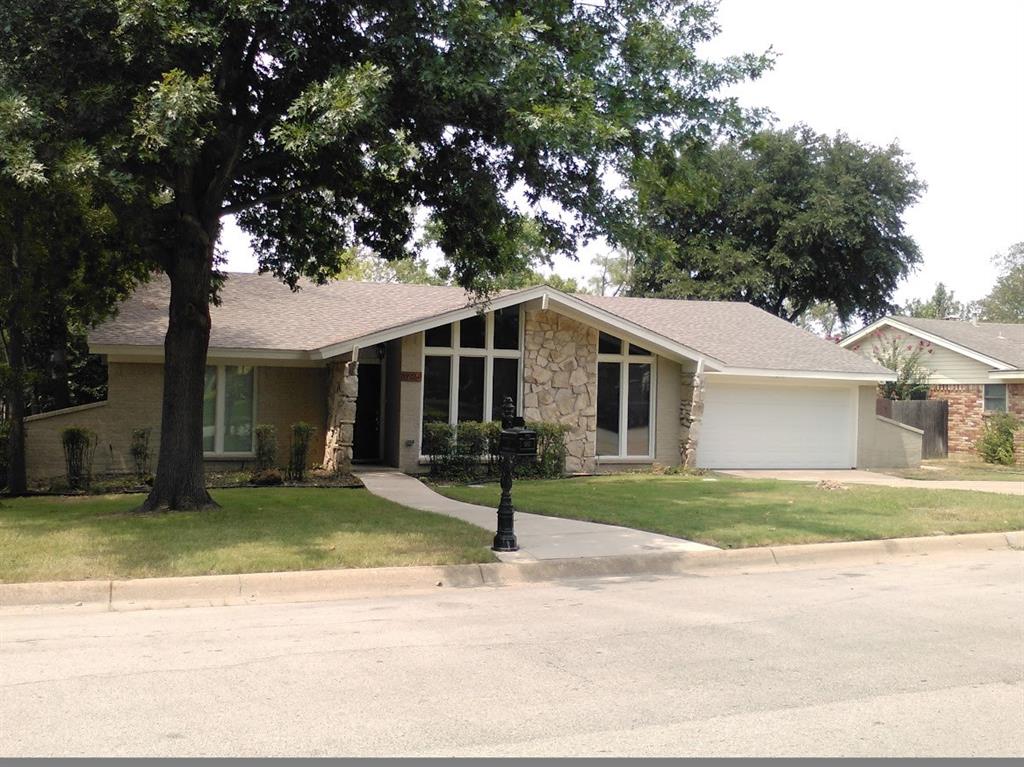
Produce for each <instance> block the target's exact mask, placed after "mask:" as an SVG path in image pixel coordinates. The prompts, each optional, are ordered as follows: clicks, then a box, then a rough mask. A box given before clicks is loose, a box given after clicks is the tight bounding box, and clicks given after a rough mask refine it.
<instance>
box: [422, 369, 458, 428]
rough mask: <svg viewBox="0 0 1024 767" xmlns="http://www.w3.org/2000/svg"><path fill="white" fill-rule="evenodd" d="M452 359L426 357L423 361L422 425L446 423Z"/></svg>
mask: <svg viewBox="0 0 1024 767" xmlns="http://www.w3.org/2000/svg"><path fill="white" fill-rule="evenodd" d="M451 376H452V358H451V357H431V356H427V357H425V358H424V361H423V423H431V422H433V421H441V422H442V423H448V400H449V399H450V397H451V389H450V388H449V386H450V384H451V380H452V378H451Z"/></svg>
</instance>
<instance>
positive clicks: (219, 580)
mask: <svg viewBox="0 0 1024 767" xmlns="http://www.w3.org/2000/svg"><path fill="white" fill-rule="evenodd" d="M999 550H1014V551H1022V550H1024V531H1014V532H1008V533H975V534H969V535H942V536H929V537H923V538H895V539H890V540H881V541H852V542H848V543H813V544H804V545H796V546H773V547H770V548H768V547H765V548H750V549H721V550H718V549H716V550H711V551H687V552H659V553H652V554H638V555H625V556H612V557H587V558H580V559H551V560H545V561H539V562H523V563H507V562H496V563H489V564H481V565H448V566H438V567H381V568H369V569H362V570H306V571H300V572H283V573H243V574H241V575H201V576H192V577H182V578H140V579H136V580H104V581H57V582H50V583H6V584H0V608H7V607H42V606H51V607H62V606H63V607H68V606H74V607H90V608H93V609H97V608H98V609H106V610H114V611H123V610H145V609H153V608H170V607H211V606H222V605H244V604H257V603H272V602H319V601H329V600H336V599H352V598H361V597H373V596H386V595H397V594H412V593H422V592H428V591H435V590H436V589H437V588H438V587H449V588H467V587H472V586H511V585H516V584H526V583H542V582H548V581H558V580H570V579H575V578H612V577H626V576H635V575H651V576H658V575H706V574H709V573H711V572H716V571H717V572H729V571H731V572H734V573H735V572H749V571H757V570H765V569H778V570H784V569H798V568H802V567H816V566H823V565H829V564H862V565H863V564H878V563H881V562H887V561H893V560H900V559H910V558H913V557H921V556H928V555H930V554H942V553H949V552H958V551H999Z"/></svg>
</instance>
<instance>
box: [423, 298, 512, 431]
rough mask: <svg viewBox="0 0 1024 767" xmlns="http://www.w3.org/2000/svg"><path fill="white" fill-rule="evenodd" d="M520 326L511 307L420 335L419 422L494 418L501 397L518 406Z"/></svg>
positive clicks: (432, 329) (496, 416)
mask: <svg viewBox="0 0 1024 767" xmlns="http://www.w3.org/2000/svg"><path fill="white" fill-rule="evenodd" d="M520 325H521V322H520V315H519V307H518V306H513V307H509V308H506V309H498V310H496V311H493V312H487V313H486V314H478V315H474V316H473V317H470V318H468V319H465V320H462V321H460V322H453V323H452V324H450V325H443V326H441V327H437V328H431V329H430V330H428V331H426V332H425V333H424V337H423V341H424V350H423V353H424V360H423V422H424V423H432V422H439V421H440V422H442V423H445V422H446V423H451V424H456V423H458V422H459V421H485V420H496V419H498V418H501V404H502V402H503V401H504V399H505V397H511V398H512V401H513V402H514V403H516V406H517V408H518V404H519V388H520V385H519V382H520V379H521V373H520V367H519V366H520V358H521V356H522V355H521V353H520V346H521V332H520V330H521V328H520Z"/></svg>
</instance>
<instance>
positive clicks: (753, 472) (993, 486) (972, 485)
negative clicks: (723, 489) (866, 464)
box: [719, 469, 1024, 495]
mask: <svg viewBox="0 0 1024 767" xmlns="http://www.w3.org/2000/svg"><path fill="white" fill-rule="evenodd" d="M719 473H720V474H728V475H729V476H732V477H742V478H744V479H784V480H790V481H793V482H820V481H822V480H825V479H828V480H833V481H835V482H841V483H842V484H844V485H882V486H884V487H916V488H919V489H924V490H976V491H979V492H982V493H1002V494H1003V495H1024V482H986V481H978V480H967V481H965V480H945V479H943V480H921V479H904V478H902V477H891V476H889V475H888V474H879V473H877V472H873V471H861V470H858V469H730V470H728V471H720V472H719Z"/></svg>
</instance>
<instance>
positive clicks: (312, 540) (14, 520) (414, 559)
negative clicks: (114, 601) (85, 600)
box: [0, 488, 494, 583]
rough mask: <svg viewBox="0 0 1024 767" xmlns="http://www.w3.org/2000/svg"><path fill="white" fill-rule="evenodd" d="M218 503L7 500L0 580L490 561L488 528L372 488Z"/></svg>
mask: <svg viewBox="0 0 1024 767" xmlns="http://www.w3.org/2000/svg"><path fill="white" fill-rule="evenodd" d="M213 497H214V498H215V499H216V501H217V502H218V503H220V504H221V506H222V508H221V509H219V510H216V511H204V512H180V513H173V514H155V515H145V516H138V515H133V514H129V513H128V512H129V511H130V510H131V509H133V508H134V507H136V506H138V504H139V502H140V501H141V500H142V496H140V495H108V496H89V497H76V498H60V497H42V498H17V499H4V500H3V501H2V502H0V582H6V583H13V582H23V581H50V580H78V579H85V578H144V577H151V576H162V575H207V574H212V573H245V572H265V571H277V570H316V569H327V568H336V567H385V566H392V565H448V564H463V563H473V562H491V561H494V557H493V555H492V554H491V552H490V551H489V550H488V548H487V547H488V546H489V545H490V542H491V537H492V533H488V532H487V531H486V530H483V529H480V528H477V527H474V526H473V525H469V524H467V523H465V522H462V521H460V520H457V519H452V518H450V517H445V516H441V515H439V514H430V513H427V512H422V511H414V510H412V509H407V508H405V507H403V506H398V505H396V504H393V503H389V502H388V501H385V500H382V499H380V498H377V497H375V496H373V495H371V494H370V493H369V492H367V491H366V490H355V489H317V488H308V489H306V488H267V489H232V490H214V491H213Z"/></svg>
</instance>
